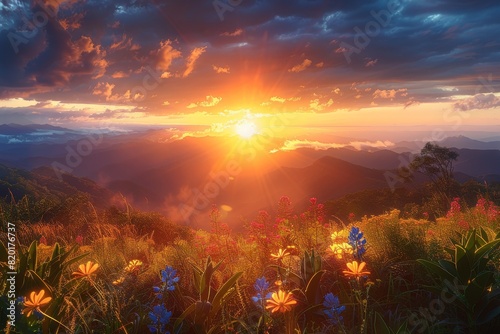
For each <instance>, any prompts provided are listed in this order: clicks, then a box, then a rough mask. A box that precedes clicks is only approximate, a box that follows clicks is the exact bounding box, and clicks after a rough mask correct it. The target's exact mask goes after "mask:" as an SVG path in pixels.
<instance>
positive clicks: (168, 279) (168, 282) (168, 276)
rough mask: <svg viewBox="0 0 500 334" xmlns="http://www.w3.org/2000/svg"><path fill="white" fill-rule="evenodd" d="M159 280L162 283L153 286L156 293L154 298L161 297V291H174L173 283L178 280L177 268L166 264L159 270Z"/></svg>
mask: <svg viewBox="0 0 500 334" xmlns="http://www.w3.org/2000/svg"><path fill="white" fill-rule="evenodd" d="M160 274H161V281H162V282H163V284H162V285H161V286H154V287H153V292H154V293H155V294H156V298H158V299H162V298H163V293H162V292H165V291H174V290H175V284H176V283H178V282H179V277H178V276H175V275H177V270H175V269H174V268H172V267H170V266H167V267H166V268H165V270H162V271H161V272H160Z"/></svg>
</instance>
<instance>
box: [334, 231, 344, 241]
mask: <svg viewBox="0 0 500 334" xmlns="http://www.w3.org/2000/svg"><path fill="white" fill-rule="evenodd" d="M346 237H347V231H346V230H340V231H336V232H333V233H332V235H331V238H332V241H333V242H342V241H344V240H345V238H346Z"/></svg>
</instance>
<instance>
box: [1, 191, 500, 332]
mask: <svg viewBox="0 0 500 334" xmlns="http://www.w3.org/2000/svg"><path fill="white" fill-rule="evenodd" d="M27 214H29V213H27V212H26V206H23V205H22V203H18V204H17V205H15V206H12V207H11V208H10V209H9V210H4V211H3V212H2V216H1V217H2V220H3V225H2V226H5V227H6V226H7V222H8V221H10V222H15V226H16V229H17V230H16V247H15V252H16V259H17V262H16V273H17V274H16V275H15V280H16V284H15V295H16V298H15V299H14V302H12V301H11V300H12V299H9V297H8V295H9V286H10V285H9V282H8V281H7V280H8V279H9V277H10V276H9V272H10V271H11V270H10V269H9V257H8V256H9V254H10V253H9V251H10V248H8V247H7V244H8V242H9V239H8V233H7V230H3V231H2V236H1V237H2V239H1V240H2V243H1V244H0V270H1V271H0V273H1V274H0V275H1V276H0V289H1V290H2V293H1V295H2V296H1V298H0V304H1V310H2V311H1V312H2V316H1V318H0V326H1V328H2V330H3V331H4V332H5V333H213V334H215V333H280V334H281V333H304V334H305V333H383V334H386V333H387V334H390V333H479V332H482V333H494V332H495V331H496V330H498V329H500V274H499V269H500V257H499V254H500V252H499V245H500V213H499V209H498V207H497V206H495V204H494V203H492V202H490V201H489V200H486V199H484V198H482V197H480V198H479V199H478V201H477V204H476V205H475V206H471V207H465V206H464V205H462V204H461V201H460V199H459V198H456V199H454V200H453V202H452V203H450V209H449V211H448V213H447V214H446V215H443V217H439V218H437V219H436V220H435V221H431V220H429V218H428V215H426V214H422V215H421V216H420V217H411V218H408V217H405V218H402V217H401V216H400V212H399V211H398V210H393V211H390V212H387V213H386V214H383V215H378V216H371V217H367V216H365V217H360V218H356V217H355V216H354V215H350V216H349V221H347V222H344V221H341V220H340V219H335V217H333V218H332V217H330V218H327V217H326V215H325V212H324V205H323V204H321V203H318V202H317V200H316V199H314V198H311V200H310V203H309V207H308V209H307V210H305V211H304V212H302V213H300V212H295V210H294V209H293V207H292V203H291V201H290V199H289V198H288V197H282V198H281V199H280V200H279V202H278V203H277V206H276V210H275V212H274V213H273V214H270V213H268V212H265V211H261V212H259V213H258V214H257V215H256V217H255V219H253V220H250V221H248V222H247V223H246V224H245V227H244V230H243V231H241V232H235V231H232V230H231V229H230V228H229V226H228V225H227V224H225V223H224V220H223V218H221V217H222V216H221V213H220V212H219V210H218V209H217V208H216V207H214V208H213V210H212V212H211V214H210V216H209V217H207V221H209V222H210V224H211V230H210V231H206V230H192V229H189V228H187V227H181V226H176V225H175V224H173V223H170V222H168V221H167V220H166V219H165V218H163V217H160V216H159V215H154V214H147V213H142V212H136V211H134V210H132V209H131V208H129V207H127V210H124V211H120V210H115V211H114V212H110V211H108V212H104V213H98V212H96V211H95V210H92V209H88V210H87V211H85V210H83V211H78V212H77V213H75V214H74V215H73V218H72V221H71V222H69V223H67V224H66V223H63V222H61V223H59V224H57V223H52V224H48V223H27V222H26V221H27V220H28V219H27V218H26V215H27ZM23 217H24V218H23ZM33 240H34V241H33ZM12 303H13V305H14V306H11V304H12ZM10 309H13V310H14V311H13V313H10V311H9V310H10ZM10 314H14V318H15V325H9V324H8V323H7V320H8V319H9V315H10Z"/></svg>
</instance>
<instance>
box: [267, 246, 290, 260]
mask: <svg viewBox="0 0 500 334" xmlns="http://www.w3.org/2000/svg"><path fill="white" fill-rule="evenodd" d="M288 255H290V253H289V252H288V250H287V249H281V248H280V249H279V250H278V252H277V253H276V254H272V253H271V257H272V258H273V259H276V260H277V261H280V260H283V258H284V257H285V256H288Z"/></svg>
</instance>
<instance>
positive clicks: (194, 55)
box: [182, 46, 207, 78]
mask: <svg viewBox="0 0 500 334" xmlns="http://www.w3.org/2000/svg"><path fill="white" fill-rule="evenodd" d="M206 50H207V47H206V46H202V47H199V48H194V49H193V51H191V54H190V55H189V57H188V58H187V62H186V70H185V71H184V73H183V74H182V77H183V78H185V77H187V76H188V75H190V74H191V72H193V70H194V64H195V63H196V61H197V60H198V58H200V56H201V55H202V54H203V53H205V51H206Z"/></svg>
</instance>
